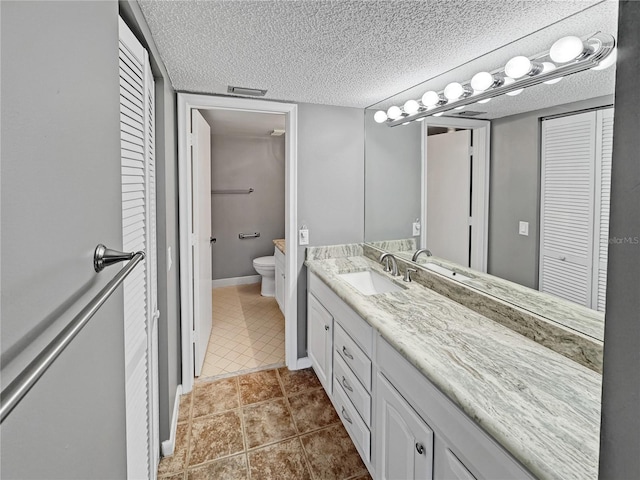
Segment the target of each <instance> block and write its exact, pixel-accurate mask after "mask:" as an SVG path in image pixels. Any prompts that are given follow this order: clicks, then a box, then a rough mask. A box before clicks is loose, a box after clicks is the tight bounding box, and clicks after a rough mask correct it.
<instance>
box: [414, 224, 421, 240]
mask: <svg viewBox="0 0 640 480" xmlns="http://www.w3.org/2000/svg"><path fill="white" fill-rule="evenodd" d="M419 235H420V222H413V236H414V237H417V236H419Z"/></svg>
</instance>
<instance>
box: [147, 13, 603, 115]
mask: <svg viewBox="0 0 640 480" xmlns="http://www.w3.org/2000/svg"><path fill="white" fill-rule="evenodd" d="M139 3H140V5H141V8H142V11H143V13H144V15H145V17H146V19H147V22H148V24H149V27H150V29H151V32H152V35H153V37H154V40H155V42H156V44H157V46H158V49H159V51H160V55H161V56H162V59H163V60H164V63H165V65H166V67H167V70H168V72H169V76H170V77H171V81H172V83H173V87H174V88H175V89H176V90H178V91H189V92H200V93H218V94H225V93H226V91H227V86H228V85H234V86H242V87H252V88H263V89H267V90H268V93H267V95H266V98H267V99H278V100H290V101H296V102H309V103H319V104H329V105H342V106H353V107H366V106H369V105H371V104H374V103H376V102H378V101H380V100H382V99H384V98H387V97H390V96H392V95H394V94H395V93H397V92H399V91H402V90H405V89H407V88H409V87H411V86H414V85H417V84H419V83H420V82H423V81H424V80H425V79H429V78H433V77H436V76H438V75H441V74H442V73H444V72H447V71H449V70H451V69H453V68H455V67H457V66H458V65H461V64H464V63H466V62H468V61H470V60H472V59H475V58H477V57H479V56H482V55H484V54H486V53H487V52H491V51H493V50H495V49H496V48H499V47H501V46H503V45H505V44H508V43H511V42H513V41H515V40H517V39H520V38H522V37H523V36H526V35H528V34H531V33H533V32H536V31H537V30H539V29H541V28H543V27H545V26H547V25H549V24H552V23H554V22H557V21H559V20H561V19H563V18H566V17H568V16H570V15H573V14H575V13H577V12H580V11H582V10H584V9H585V8H588V7H589V6H591V5H594V4H596V3H599V0H575V1H574V0H563V1H558V0H527V1H515V0H512V1H507V0H476V1H469V0H423V1H417V0H410V1H405V0H396V1H391V0H387V1H363V0H360V1H352V0H342V1H311V0H306V1H222V0H214V1H194V0H191V1H161V0H139Z"/></svg>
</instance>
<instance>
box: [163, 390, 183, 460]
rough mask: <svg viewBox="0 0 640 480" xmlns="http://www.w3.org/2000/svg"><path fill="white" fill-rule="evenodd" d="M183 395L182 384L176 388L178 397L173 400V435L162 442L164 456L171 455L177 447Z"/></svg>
mask: <svg viewBox="0 0 640 480" xmlns="http://www.w3.org/2000/svg"><path fill="white" fill-rule="evenodd" d="M181 395H182V385H178V388H176V399H175V401H174V402H173V415H172V416H171V435H170V436H169V440H165V441H164V442H162V456H163V457H170V456H171V455H173V451H174V450H175V448H176V430H177V429H178V414H179V412H180V396H181Z"/></svg>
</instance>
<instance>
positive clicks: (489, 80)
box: [471, 72, 495, 92]
mask: <svg viewBox="0 0 640 480" xmlns="http://www.w3.org/2000/svg"><path fill="white" fill-rule="evenodd" d="M494 83H495V79H494V78H493V75H491V74H490V73H489V72H480V73H476V74H475V75H474V76H473V78H472V79H471V88H473V90H474V91H476V92H484V91H485V90H488V89H489V88H491V86H492V85H493V84H494Z"/></svg>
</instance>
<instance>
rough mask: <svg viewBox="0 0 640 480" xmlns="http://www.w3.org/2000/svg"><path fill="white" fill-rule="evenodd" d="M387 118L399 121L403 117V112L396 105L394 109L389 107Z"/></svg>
mask: <svg viewBox="0 0 640 480" xmlns="http://www.w3.org/2000/svg"><path fill="white" fill-rule="evenodd" d="M387 116H388V117H389V118H390V119H391V120H397V119H399V118H400V117H401V116H402V110H400V107H396V106H395V105H394V106H393V107H389V110H387Z"/></svg>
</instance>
